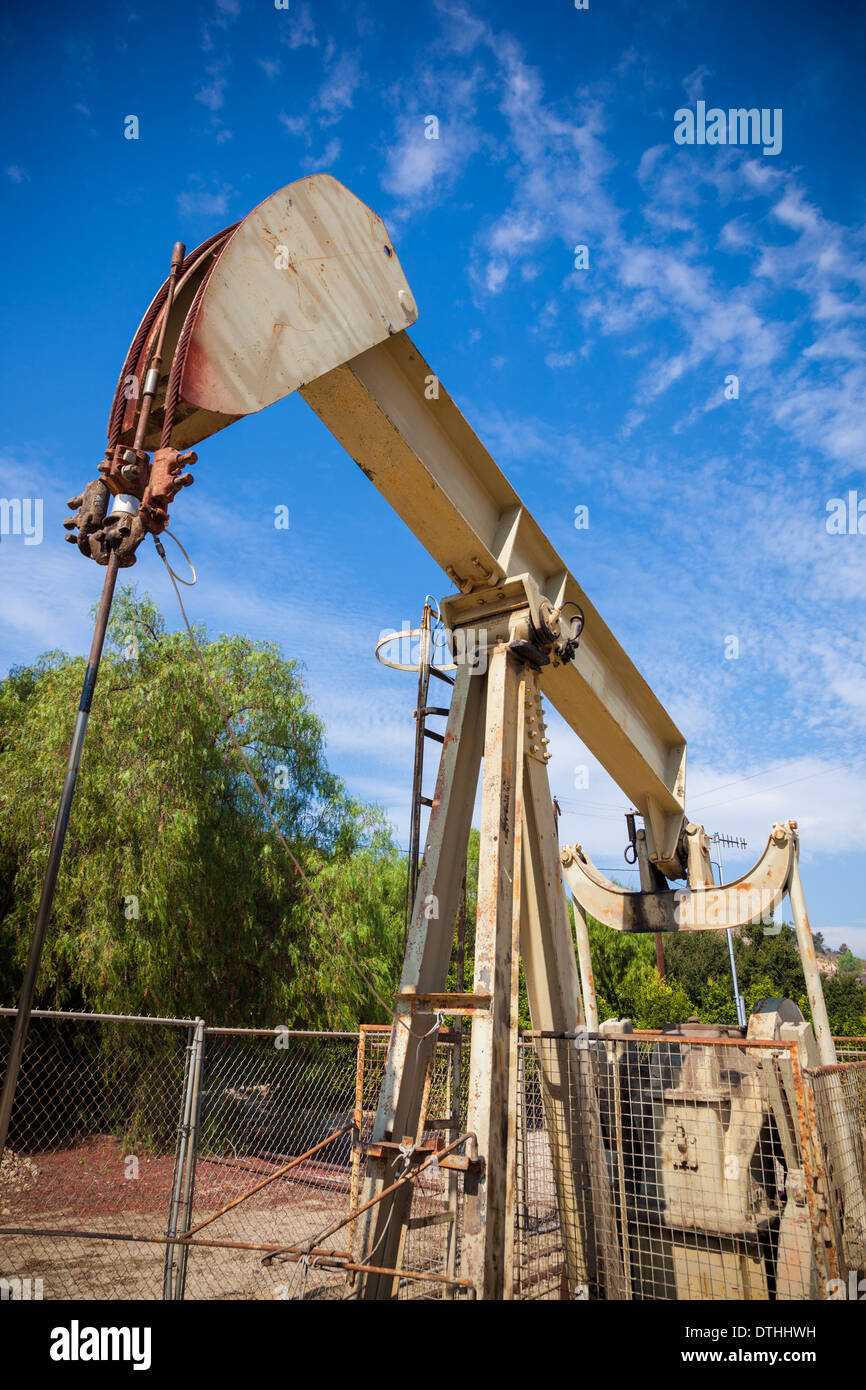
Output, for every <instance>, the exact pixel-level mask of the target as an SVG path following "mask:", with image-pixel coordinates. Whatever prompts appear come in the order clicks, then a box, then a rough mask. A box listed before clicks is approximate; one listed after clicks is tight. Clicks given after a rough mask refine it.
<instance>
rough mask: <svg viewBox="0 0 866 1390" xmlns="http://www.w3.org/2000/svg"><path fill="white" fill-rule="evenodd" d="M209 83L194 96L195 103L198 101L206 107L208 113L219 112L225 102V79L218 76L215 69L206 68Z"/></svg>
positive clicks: (217, 71) (218, 73)
mask: <svg viewBox="0 0 866 1390" xmlns="http://www.w3.org/2000/svg"><path fill="white" fill-rule="evenodd" d="M208 74H209V76H210V78H211V80H210V82H207V83H205V85H204V86H203V87H200V88H199V90H198V91H197V92H196V94H195V99H196V101H200V102H201V104H202V106H206V107H207V108H208V110H209V111H219V110H221V108H222V106H223V104H224V102H225V89H226V79H225V78H224V77H223V76H222V75H221V74H220V72H219V70H218V69H217V68H208Z"/></svg>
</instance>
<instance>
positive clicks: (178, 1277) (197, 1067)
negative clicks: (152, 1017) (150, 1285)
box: [162, 1018, 204, 1301]
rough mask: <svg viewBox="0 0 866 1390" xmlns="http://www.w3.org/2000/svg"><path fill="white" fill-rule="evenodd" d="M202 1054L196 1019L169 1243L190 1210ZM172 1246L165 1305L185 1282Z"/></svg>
mask: <svg viewBox="0 0 866 1390" xmlns="http://www.w3.org/2000/svg"><path fill="white" fill-rule="evenodd" d="M203 1052H204V1023H203V1021H202V1019H200V1018H197V1019H196V1020H195V1023H194V1024H193V1026H192V1028H191V1029H190V1038H189V1042H188V1043H187V1047H186V1064H185V1067H184V1074H183V1092H182V1095H181V1106H180V1120H179V1123H178V1130H177V1144H176V1146H175V1154H174V1174H173V1176H172V1182H171V1202H170V1204H169V1211H168V1227H167V1229H166V1235H167V1236H168V1237H169V1239H171V1238H172V1237H173V1236H176V1235H177V1233H178V1230H179V1229H180V1230H181V1231H186V1230H188V1229H189V1218H190V1213H191V1209H192V1183H193V1170H194V1168H195V1154H196V1150H197V1146H198V1125H199V1114H200V1110H201V1061H202V1054H203ZM176 1250H177V1246H176V1245H167V1246H166V1248H165V1265H164V1268H163V1277H162V1296H163V1299H164V1300H166V1301H171V1300H173V1299H177V1298H182V1297H183V1289H184V1285H185V1282H186V1259H187V1255H188V1253H189V1252H188V1250H187V1249H181V1251H180V1255H179V1257H177V1256H176V1254H175V1252H176Z"/></svg>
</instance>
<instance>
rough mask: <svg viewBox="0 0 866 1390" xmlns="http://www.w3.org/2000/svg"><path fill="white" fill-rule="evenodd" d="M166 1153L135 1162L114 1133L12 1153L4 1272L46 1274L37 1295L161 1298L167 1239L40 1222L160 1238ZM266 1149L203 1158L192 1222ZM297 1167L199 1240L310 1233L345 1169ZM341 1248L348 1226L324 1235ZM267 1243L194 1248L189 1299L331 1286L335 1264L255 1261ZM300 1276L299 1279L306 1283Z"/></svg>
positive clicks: (240, 1188)
mask: <svg viewBox="0 0 866 1390" xmlns="http://www.w3.org/2000/svg"><path fill="white" fill-rule="evenodd" d="M173 1167H174V1163H173V1158H172V1157H171V1156H160V1157H151V1158H148V1157H140V1158H138V1160H137V1165H130V1164H129V1162H128V1159H126V1158H125V1156H124V1155H123V1153H122V1151H121V1149H120V1146H119V1145H118V1144H117V1142H116V1141H115V1140H113V1139H110V1138H100V1139H96V1140H91V1141H88V1142H87V1143H85V1144H82V1145H79V1146H78V1147H76V1148H74V1149H56V1150H51V1151H47V1152H39V1153H28V1154H22V1155H16V1163H15V1165H14V1169H11V1170H10V1171H5V1170H4V1174H3V1181H2V1182H0V1229H2V1228H9V1227H27V1228H31V1229H33V1230H34V1233H33V1234H32V1235H30V1234H16V1235H2V1234H0V1278H6V1279H10V1278H15V1277H17V1278H22V1279H24V1278H30V1279H37V1278H41V1279H42V1290H43V1298H45V1299H56V1298H82V1299H90V1298H93V1299H104V1298H111V1299H127V1298H129V1299H132V1298H134V1299H150V1298H153V1299H161V1298H162V1296H163V1270H164V1261H165V1252H166V1247H165V1245H162V1244H146V1243H144V1242H139V1241H126V1240H108V1239H103V1240H98V1239H90V1238H84V1237H76V1236H75V1235H72V1234H70V1235H63V1236H54V1235H52V1236H47V1235H40V1234H38V1233H37V1230H38V1229H42V1230H45V1229H62V1230H64V1231H70V1232H74V1231H98V1232H105V1233H106V1234H108V1235H115V1234H116V1235H122V1234H127V1235H134V1236H151V1237H161V1236H164V1235H165V1233H166V1226H167V1220H168V1211H169V1202H170V1194H171V1180H172V1172H173ZM278 1167H279V1163H277V1162H265V1161H263V1160H261V1159H255V1160H252V1161H246V1160H211V1159H200V1160H199V1163H198V1165H197V1172H196V1189H195V1201H194V1208H193V1222H194V1223H197V1222H199V1221H202V1220H204V1219H205V1217H207V1216H209V1215H211V1214H212V1213H214V1212H215V1211H217V1210H218V1209H219V1208H220V1207H222V1206H224V1205H225V1204H226V1203H228V1202H230V1201H232V1200H233V1199H234V1198H235V1197H237V1196H239V1195H240V1194H241V1193H242V1192H244V1191H247V1190H248V1189H249V1188H251V1187H253V1186H254V1185H255V1184H256V1183H257V1182H259V1181H261V1179H262V1177H265V1176H267V1175H268V1174H269V1173H272V1172H275V1171H276V1170H277V1168H278ZM298 1171H303V1177H302V1178H297V1179H294V1180H290V1179H288V1178H279V1179H277V1180H276V1181H275V1182H273V1183H270V1184H269V1185H268V1186H267V1187H266V1188H264V1189H263V1191H261V1192H259V1193H256V1194H255V1195H254V1196H252V1197H250V1198H248V1199H247V1200H246V1201H245V1202H244V1203H243V1204H242V1205H241V1206H239V1207H236V1208H235V1209H234V1210H232V1211H231V1212H228V1213H227V1214H226V1215H225V1216H221V1217H219V1218H218V1219H217V1220H216V1221H214V1222H213V1224H212V1225H211V1226H208V1227H207V1228H206V1230H204V1231H202V1239H211V1238H212V1239H215V1240H233V1241H244V1242H249V1243H258V1244H286V1245H288V1244H294V1243H296V1242H298V1241H302V1240H306V1239H309V1237H311V1236H315V1235H316V1234H317V1232H319V1231H321V1230H323V1229H324V1228H325V1227H326V1226H327V1225H329V1224H330V1223H331V1222H332V1221H334V1220H335V1219H336V1218H337V1217H339V1216H342V1215H343V1214H344V1213H345V1212H346V1211H347V1210H348V1200H349V1194H348V1189H349V1182H348V1170H347V1169H346V1168H341V1167H338V1166H337V1165H326V1164H318V1165H315V1164H309V1165H307V1168H306V1169H305V1170H298ZM326 1244H327V1246H328V1248H335V1249H338V1248H341V1249H345V1248H346V1235H345V1231H343V1232H341V1233H339V1235H338V1236H337V1237H335V1238H334V1239H333V1240H331V1241H329V1242H327V1243H326ZM263 1255H264V1252H262V1251H246V1250H230V1249H229V1250H227V1249H214V1248H201V1247H193V1248H191V1249H190V1251H189V1257H188V1268H187V1284H186V1297H187V1298H195V1299H224V1298H228V1299H231V1298H243V1299H250V1298H254V1299H268V1298H297V1297H303V1296H306V1297H322V1296H323V1294H326V1293H327V1294H329V1296H338V1295H339V1294H340V1293H341V1292H342V1290H343V1286H344V1283H345V1275H343V1274H342V1273H340V1272H339V1271H323V1270H318V1269H315V1268H311V1269H309V1270H308V1271H304V1269H302V1268H299V1267H297V1266H296V1265H295V1264H291V1263H285V1264H275V1265H273V1266H272V1267H270V1268H265V1267H263V1266H262V1263H261V1261H262V1259H263ZM305 1274H306V1281H305Z"/></svg>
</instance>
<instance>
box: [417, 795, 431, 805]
mask: <svg viewBox="0 0 866 1390" xmlns="http://www.w3.org/2000/svg"><path fill="white" fill-rule="evenodd" d="M418 800H419V801H420V802H421V805H422V806H432V805H433V802H432V801H431V800H430V797H429V796H419V798H418Z"/></svg>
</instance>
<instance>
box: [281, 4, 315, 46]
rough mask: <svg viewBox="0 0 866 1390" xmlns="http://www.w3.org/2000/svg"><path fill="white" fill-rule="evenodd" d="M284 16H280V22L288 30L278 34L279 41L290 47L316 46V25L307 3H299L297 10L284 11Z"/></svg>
mask: <svg viewBox="0 0 866 1390" xmlns="http://www.w3.org/2000/svg"><path fill="white" fill-rule="evenodd" d="M284 14H285V17H284V18H283V17H282V16H281V22H283V23H284V24H286V26H287V29H288V32H287V33H286V34H281V35H280V43H284V44H286V45H287V46H288V47H289V48H291V49H296V48H317V47H318V43H319V40H318V39H317V37H316V26H315V25H314V23H313V16H312V13H311V11H310V6H309V5H308V4H306V3H305V4H301V5H299V6H298V8H297V10H293V11H292V12H291V13H289V12H284Z"/></svg>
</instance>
